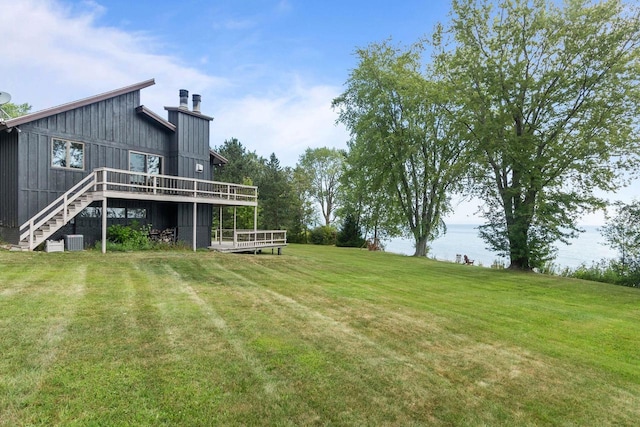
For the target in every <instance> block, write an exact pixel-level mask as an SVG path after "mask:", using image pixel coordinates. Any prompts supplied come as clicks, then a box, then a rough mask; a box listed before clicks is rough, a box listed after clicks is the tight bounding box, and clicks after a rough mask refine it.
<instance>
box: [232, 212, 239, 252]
mask: <svg viewBox="0 0 640 427" xmlns="http://www.w3.org/2000/svg"><path fill="white" fill-rule="evenodd" d="M237 213H238V208H236V207H235V206H234V207H233V247H234V248H237V247H238V229H237V227H238V217H237Z"/></svg>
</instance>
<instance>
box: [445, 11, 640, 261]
mask: <svg viewBox="0 0 640 427" xmlns="http://www.w3.org/2000/svg"><path fill="white" fill-rule="evenodd" d="M447 34H449V35H451V36H452V37H453V38H452V39H449V40H447V39H446V38H445V36H446V35H447ZM441 37H443V38H442V39H441ZM434 40H435V41H436V42H438V43H436V46H435V49H436V52H437V54H436V57H435V58H436V59H435V62H434V64H435V67H436V71H437V72H438V74H439V75H440V76H441V78H442V79H443V80H444V81H446V82H448V83H449V84H450V86H451V87H452V89H453V90H454V98H453V99H455V100H457V101H459V103H458V105H457V106H456V108H452V109H450V110H449V112H450V114H451V116H452V117H453V118H455V119H457V120H459V121H460V122H461V123H463V124H464V125H465V127H466V129H467V131H468V132H467V135H466V136H465V139H466V140H467V141H468V142H469V143H470V144H471V145H473V146H474V147H475V150H476V153H477V162H476V167H475V169H474V170H473V172H474V174H473V175H474V178H475V182H476V186H475V190H476V194H477V195H478V196H479V197H481V198H482V199H484V201H485V202H486V205H485V206H484V214H485V217H486V218H487V220H488V221H487V223H486V224H485V225H484V226H483V227H482V229H481V235H482V236H483V237H484V238H485V240H486V241H487V242H488V243H489V244H490V246H491V247H492V248H493V249H495V250H497V251H499V252H501V253H503V254H505V255H508V256H510V259H511V268H514V269H523V270H528V269H531V268H535V267H538V266H540V265H542V264H543V263H544V262H545V261H546V260H548V259H550V258H551V257H552V256H553V251H554V249H553V247H552V244H553V242H555V241H556V240H561V241H566V240H567V239H568V238H569V237H571V236H574V235H575V233H576V232H577V231H578V227H577V226H576V221H577V219H578V218H579V217H580V215H581V214H582V213H584V212H588V211H590V210H593V209H596V208H599V207H602V206H603V204H604V201H602V200H600V199H598V198H597V197H595V193H594V190H596V189H600V190H604V191H613V190H615V189H616V188H618V186H619V185H621V184H622V183H623V180H622V178H624V177H625V171H626V170H632V169H634V168H637V165H638V153H639V144H638V140H639V139H638V117H640V109H639V105H640V104H639V102H638V101H639V100H640V91H639V82H640V79H639V76H640V68H639V62H638V61H639V56H640V50H639V43H640V19H639V15H638V10H637V9H636V8H634V7H631V6H629V5H625V4H624V3H623V2H621V1H620V0H603V1H598V2H595V1H586V0H566V1H565V2H564V3H563V4H562V6H558V4H557V2H555V1H551V0H504V1H499V2H495V1H490V0H454V1H453V14H452V19H451V24H450V28H448V29H445V30H444V31H442V32H440V33H437V34H436V37H434ZM447 42H451V44H450V45H448V46H447V44H448V43H447ZM626 176H628V175H626Z"/></svg>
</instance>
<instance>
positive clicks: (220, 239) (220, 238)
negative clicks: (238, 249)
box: [218, 205, 222, 245]
mask: <svg viewBox="0 0 640 427" xmlns="http://www.w3.org/2000/svg"><path fill="white" fill-rule="evenodd" d="M218 242H220V245H222V205H220V234H218Z"/></svg>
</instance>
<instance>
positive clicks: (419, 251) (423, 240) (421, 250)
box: [413, 236, 427, 256]
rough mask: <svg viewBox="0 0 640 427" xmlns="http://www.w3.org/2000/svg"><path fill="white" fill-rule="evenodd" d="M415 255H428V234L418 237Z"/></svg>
mask: <svg viewBox="0 0 640 427" xmlns="http://www.w3.org/2000/svg"><path fill="white" fill-rule="evenodd" d="M413 256H427V236H420V237H418V238H416V251H415V253H414V254H413Z"/></svg>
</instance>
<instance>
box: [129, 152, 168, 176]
mask: <svg viewBox="0 0 640 427" xmlns="http://www.w3.org/2000/svg"><path fill="white" fill-rule="evenodd" d="M131 154H142V155H143V156H155V157H160V158H161V159H162V161H161V162H160V173H159V175H164V156H161V155H160V154H154V153H145V152H144V151H135V150H129V156H128V157H129V158H128V159H127V160H128V163H127V170H128V171H131V169H130V168H131ZM145 168H146V163H145ZM145 173H148V172H145Z"/></svg>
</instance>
